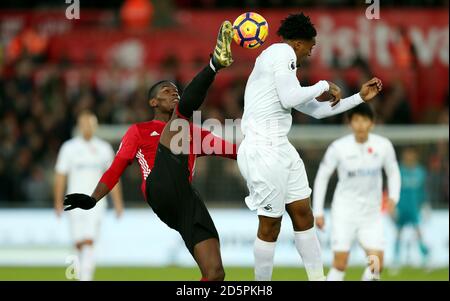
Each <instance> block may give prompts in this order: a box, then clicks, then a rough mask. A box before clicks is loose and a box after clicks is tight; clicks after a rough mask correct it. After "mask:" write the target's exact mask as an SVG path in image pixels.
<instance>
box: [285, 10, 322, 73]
mask: <svg viewBox="0 0 450 301" xmlns="http://www.w3.org/2000/svg"><path fill="white" fill-rule="evenodd" d="M277 34H278V35H279V36H281V37H282V38H283V40H285V41H286V42H288V43H289V45H291V46H292V48H294V51H295V54H296V56H297V67H298V66H300V63H301V62H302V61H303V60H304V59H305V58H307V57H308V56H310V55H311V52H312V49H313V47H314V45H316V35H317V32H316V29H315V28H314V24H312V23H311V20H310V19H309V17H308V16H305V15H304V14H303V13H299V14H291V15H289V16H288V17H287V18H286V19H284V20H283V21H281V25H280V28H278V32H277Z"/></svg>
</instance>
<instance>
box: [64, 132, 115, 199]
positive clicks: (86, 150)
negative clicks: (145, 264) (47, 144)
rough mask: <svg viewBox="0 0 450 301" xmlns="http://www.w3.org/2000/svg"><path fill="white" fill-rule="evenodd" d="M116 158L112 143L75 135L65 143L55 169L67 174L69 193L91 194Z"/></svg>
mask: <svg viewBox="0 0 450 301" xmlns="http://www.w3.org/2000/svg"><path fill="white" fill-rule="evenodd" d="M113 159H114V151H113V149H112V147H111V145H110V144H109V143H107V142H105V141H103V140H101V139H99V138H96V137H92V138H91V139H90V140H89V141H87V140H85V139H83V138H82V137H75V138H72V139H70V140H68V141H66V142H64V143H63V145H62V146H61V149H60V151H59V153H58V158H57V161H56V167H55V170H56V172H58V173H61V174H65V175H67V193H68V194H69V193H84V194H88V195H90V194H91V193H92V191H94V189H95V186H96V185H97V183H98V181H99V180H100V178H101V177H102V175H103V173H104V172H105V171H106V170H107V169H108V168H109V166H110V164H111V162H112V161H113Z"/></svg>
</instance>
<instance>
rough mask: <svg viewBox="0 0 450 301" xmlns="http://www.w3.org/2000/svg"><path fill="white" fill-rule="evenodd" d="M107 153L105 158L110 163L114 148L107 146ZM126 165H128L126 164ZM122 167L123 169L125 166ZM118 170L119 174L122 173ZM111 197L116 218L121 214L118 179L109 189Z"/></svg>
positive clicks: (121, 197) (120, 193)
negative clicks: (107, 156)
mask: <svg viewBox="0 0 450 301" xmlns="http://www.w3.org/2000/svg"><path fill="white" fill-rule="evenodd" d="M108 155H109V159H108V160H107V162H108V163H111V161H113V160H114V150H113V148H112V147H111V146H109V147H108ZM126 166H128V165H126ZM126 166H125V167H124V169H125V168H126ZM122 173H123V171H122V172H120V174H122ZM111 199H112V202H113V206H114V209H115V211H116V216H117V218H120V217H121V216H122V214H123V207H124V206H123V195H122V185H121V183H120V181H118V182H117V184H116V185H115V186H114V188H112V189H111Z"/></svg>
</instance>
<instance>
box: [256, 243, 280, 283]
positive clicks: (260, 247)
mask: <svg viewBox="0 0 450 301" xmlns="http://www.w3.org/2000/svg"><path fill="white" fill-rule="evenodd" d="M275 244H276V242H268V241H264V240H261V239H259V238H258V237H256V239H255V244H254V247H253V254H254V256H255V280H256V281H270V280H272V270H273V255H274V254H275Z"/></svg>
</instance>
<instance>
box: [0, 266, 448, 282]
mask: <svg viewBox="0 0 450 301" xmlns="http://www.w3.org/2000/svg"><path fill="white" fill-rule="evenodd" d="M225 271H226V278H225V280H230V281H240V280H252V279H253V269H252V268H251V267H245V268H244V267H228V268H226V270H225ZM362 272H363V268H362V267H352V268H350V269H349V270H348V271H347V274H346V278H345V280H359V279H360V277H361V274H362ZM199 279H200V273H199V271H198V269H197V268H185V267H99V268H97V270H96V273H95V280H111V281H126V280H134V281H146V280H150V281H151V280H161V281H170V280H186V281H191V280H192V281H198V280H199ZM0 280H3V281H4V280H19V281H20V280H66V278H65V268H64V267H0ZM273 280H306V273H305V270H304V269H300V268H292V267H275V269H274V272H273ZM382 280H384V281H402V280H407V281H421V280H422V281H432V280H441V281H448V280H449V270H448V268H443V269H434V270H424V269H419V268H410V267H404V268H402V269H400V270H398V271H396V273H393V271H392V270H389V269H386V270H385V271H384V272H383V274H382Z"/></svg>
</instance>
